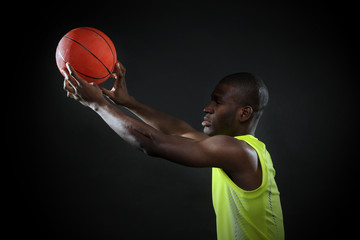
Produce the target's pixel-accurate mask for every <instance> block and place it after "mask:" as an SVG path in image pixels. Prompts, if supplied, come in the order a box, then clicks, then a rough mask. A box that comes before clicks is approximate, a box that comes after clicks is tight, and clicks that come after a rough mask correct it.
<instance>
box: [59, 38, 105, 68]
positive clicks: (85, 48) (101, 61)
mask: <svg viewBox="0 0 360 240" xmlns="http://www.w3.org/2000/svg"><path fill="white" fill-rule="evenodd" d="M64 37H66V38H68V39H70V40H71V41H74V42H75V43H77V44H79V45H80V46H81V47H83V48H84V49H85V50H86V51H88V52H89V53H90V54H91V55H93V57H94V58H96V59H97V60H98V61H99V62H100V63H101V64H102V65H103V66H104V68H105V69H106V70H107V71H108V72H109V74H111V72H110V70H109V69H108V68H107V67H106V66H105V64H104V63H103V62H102V61H101V60H100V59H99V58H98V57H97V56H95V54H93V53H92V52H91V51H90V50H89V49H87V48H86V47H85V46H84V45H82V44H81V43H79V42H78V41H76V40H75V39H73V38H71V37H69V36H64Z"/></svg>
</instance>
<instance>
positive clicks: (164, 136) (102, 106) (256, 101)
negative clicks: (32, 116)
mask: <svg viewBox="0 0 360 240" xmlns="http://www.w3.org/2000/svg"><path fill="white" fill-rule="evenodd" d="M66 66H67V68H64V69H63V70H62V71H63V73H64V76H65V81H64V88H65V90H66V91H67V94H68V96H69V97H71V98H74V99H75V100H78V101H79V102H80V103H82V104H83V105H85V106H87V107H89V108H91V109H92V110H94V111H95V112H96V113H97V114H99V115H100V117H101V118H102V119H103V120H104V121H105V122H106V123H107V124H108V125H109V126H110V127H111V128H112V129H113V130H114V131H115V132H116V133H117V134H118V135H119V136H120V137H121V138H122V139H124V140H125V141H126V142H128V143H129V144H131V145H132V146H134V147H136V148H138V149H140V150H141V151H143V152H144V153H146V154H147V155H149V156H155V157H161V158H164V159H167V160H169V161H172V162H175V163H178V164H182V165H185V166H189V167H211V168H212V196H213V206H214V209H215V213H216V225H217V236H218V239H219V240H230V239H256V240H259V239H277V240H279V239H284V228H283V219H282V210H281V205H280V197H279V191H278V188H277V185H276V182H275V179H274V176H275V170H274V168H273V164H272V160H271V157H270V155H269V153H268V151H267V150H266V148H265V145H264V144H263V143H262V142H260V141H259V140H258V139H257V138H255V137H254V134H255V130H256V126H257V124H258V122H259V119H260V117H261V115H262V113H263V111H264V109H265V107H266V105H267V102H268V90H267V88H266V86H265V84H264V83H263V81H262V80H260V79H259V78H258V77H255V76H254V75H252V74H250V73H237V74H232V75H229V76H227V77H225V78H224V79H222V80H221V81H220V82H219V83H218V85H217V86H216V87H215V89H214V91H213V92H212V94H211V101H210V103H209V105H207V106H206V107H205V108H204V110H203V111H204V112H205V117H204V121H203V122H202V126H203V127H204V133H201V132H198V131H196V130H194V129H193V128H192V127H191V126H189V125H188V124H187V123H185V122H184V121H182V120H179V119H177V118H174V117H172V116H169V115H167V114H165V113H162V112H160V111H158V110H155V109H153V108H151V107H149V106H147V105H144V104H142V103H140V102H138V101H136V99H135V98H134V97H132V96H130V95H129V94H128V90H127V87H126V83H125V68H124V67H123V66H122V65H121V64H120V63H119V62H118V63H117V65H116V68H115V73H114V74H113V76H114V78H115V79H116V81H115V84H114V87H113V88H112V89H111V90H110V91H109V90H107V89H104V88H101V87H99V86H98V85H96V84H89V83H87V82H86V81H85V80H83V79H81V77H79V75H77V73H76V72H75V70H74V69H73V68H72V66H71V65H70V64H67V65H66ZM104 95H105V96H107V98H109V99H110V100H111V101H112V102H113V103H115V104H118V105H121V106H124V107H126V108H128V109H129V110H131V111H132V112H133V113H134V114H135V115H137V116H138V117H139V118H140V119H141V120H142V121H139V120H137V119H134V118H132V117H130V116H129V115H127V114H125V113H124V112H123V111H122V110H121V109H119V108H118V107H116V106H114V105H113V104H111V103H110V102H108V101H107V100H106V99H105V97H104Z"/></svg>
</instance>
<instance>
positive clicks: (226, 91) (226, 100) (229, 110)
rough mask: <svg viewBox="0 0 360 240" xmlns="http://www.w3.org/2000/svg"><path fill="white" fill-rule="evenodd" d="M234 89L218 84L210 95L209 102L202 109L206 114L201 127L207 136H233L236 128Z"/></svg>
mask: <svg viewBox="0 0 360 240" xmlns="http://www.w3.org/2000/svg"><path fill="white" fill-rule="evenodd" d="M234 92H235V89H234V88H233V87H232V86H230V85H227V84H219V85H217V86H216V88H215V90H214V91H213V93H212V94H211V102H210V103H209V105H207V106H206V107H205V108H204V112H205V113H206V115H205V117H204V121H203V122H202V126H203V127H204V133H205V134H207V135H209V136H215V135H228V136H235V135H236V134H235V132H236V129H237V126H238V123H237V119H236V112H237V109H238V104H236V102H235V98H234Z"/></svg>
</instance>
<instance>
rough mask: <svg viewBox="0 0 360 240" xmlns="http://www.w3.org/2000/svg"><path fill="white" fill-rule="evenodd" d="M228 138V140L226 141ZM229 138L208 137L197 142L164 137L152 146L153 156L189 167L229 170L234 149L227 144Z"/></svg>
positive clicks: (175, 137) (181, 138)
mask: <svg viewBox="0 0 360 240" xmlns="http://www.w3.org/2000/svg"><path fill="white" fill-rule="evenodd" d="M227 138H230V139H227ZM229 140H230V141H232V140H233V139H232V138H231V137H225V136H222V137H217V136H215V137H208V138H205V139H203V140H200V141H197V140H193V139H189V138H185V137H179V136H168V135H167V136H164V139H162V140H160V141H159V142H157V143H156V144H155V146H154V148H155V151H154V153H155V154H154V156H157V157H161V158H165V159H167V160H169V161H171V162H175V163H178V164H181V165H185V166H189V167H220V168H223V169H226V168H229V167H230V166H231V165H232V162H233V159H234V149H232V147H231V145H229V144H228V141H229Z"/></svg>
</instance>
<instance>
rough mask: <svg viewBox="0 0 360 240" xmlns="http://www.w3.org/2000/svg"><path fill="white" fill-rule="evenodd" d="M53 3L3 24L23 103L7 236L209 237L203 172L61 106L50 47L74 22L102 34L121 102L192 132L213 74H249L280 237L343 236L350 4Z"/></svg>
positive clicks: (207, 174)
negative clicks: (119, 79) (121, 89)
mask: <svg viewBox="0 0 360 240" xmlns="http://www.w3.org/2000/svg"><path fill="white" fill-rule="evenodd" d="M49 4H52V3H49ZM53 5H54V6H51V7H49V6H48V7H47V8H46V10H40V6H39V10H38V11H31V12H30V11H29V12H27V13H26V14H25V15H24V16H22V17H23V24H22V25H21V26H20V25H19V26H16V28H15V29H16V35H15V36H18V37H17V38H18V39H20V40H21V41H22V44H20V45H21V46H20V49H21V51H22V52H21V55H20V56H21V57H19V58H18V59H16V60H15V62H16V63H17V64H18V66H19V68H18V69H17V71H16V74H15V78H16V80H17V82H20V83H21V84H19V85H18V86H17V87H16V88H15V91H19V92H24V95H23V98H24V101H22V103H21V105H19V104H16V103H15V101H13V103H12V105H11V106H13V110H14V111H15V115H12V116H18V115H17V114H19V116H20V117H16V118H15V119H14V123H15V124H16V128H15V129H16V130H17V131H16V133H17V134H18V138H17V139H16V141H15V142H14V145H13V146H18V147H17V148H15V149H14V148H13V150H12V151H13V154H15V155H16V156H17V157H16V158H14V159H13V160H12V161H11V163H12V166H11V168H10V169H11V170H10V174H11V178H10V179H11V180H10V182H9V184H7V185H10V186H11V187H10V190H11V192H10V195H8V196H10V197H9V198H8V199H9V200H10V201H11V204H10V205H9V206H10V207H9V209H10V212H11V214H10V215H9V217H8V223H9V224H10V226H11V227H12V228H11V232H12V234H14V235H20V234H26V235H28V236H32V235H33V236H37V237H39V238H41V237H44V238H47V239H68V238H78V239H143V238H148V237H149V238H150V239H216V230H215V215H214V213H213V209H212V202H211V169H193V168H187V167H183V166H179V165H176V164H173V163H170V162H167V161H165V160H162V159H157V158H150V157H147V156H145V155H143V154H142V153H141V152H139V151H137V150H135V149H133V148H132V147H130V146H128V145H127V144H125V143H124V142H123V141H122V140H121V139H120V138H119V137H117V135H116V134H115V133H114V132H113V131H112V130H111V129H110V128H109V127H108V126H107V125H106V124H105V123H104V122H103V121H102V120H101V119H100V118H99V117H98V116H97V115H96V114H95V113H94V112H92V111H91V110H89V109H86V108H84V107H83V106H82V105H80V104H78V103H77V102H75V101H74V100H72V99H68V98H66V94H65V91H63V89H62V82H63V78H62V76H61V75H60V73H59V72H58V69H57V67H56V63H55V49H56V46H57V43H58V41H59V40H60V39H61V37H62V36H63V35H64V34H65V33H66V32H68V31H70V30H71V29H73V28H76V27H80V26H90V27H95V28H98V29H100V30H102V31H103V32H105V33H106V34H107V35H108V36H109V37H110V38H111V39H112V40H113V42H114V44H115V47H116V49H117V54H118V59H119V60H120V61H121V62H122V63H123V64H124V65H125V67H126V68H127V84H128V88H129V92H130V93H131V94H132V95H133V96H135V97H136V98H137V99H138V100H139V101H141V102H144V103H146V104H148V105H150V106H153V107H155V108H158V109H160V110H162V111H165V112H167V113H169V114H172V115H174V116H176V117H179V118H181V119H184V120H186V121H187V122H189V123H190V124H191V125H192V126H194V127H195V128H196V129H198V130H202V128H201V124H200V123H201V121H202V117H203V112H202V109H203V108H204V106H205V105H206V104H207V103H208V101H209V100H210V94H211V91H212V89H213V88H214V86H215V85H216V83H217V82H218V81H219V80H220V79H221V78H222V77H224V76H225V75H228V74H230V73H234V72H239V71H250V72H254V73H256V74H258V75H259V76H261V77H262V78H263V79H264V81H265V82H266V84H267V86H268V88H269V91H270V102H269V106H268V108H267V110H266V111H265V113H264V115H263V118H262V120H261V121H260V125H259V127H258V130H257V133H256V135H257V137H258V138H259V139H260V140H262V141H263V142H264V143H265V144H266V145H267V148H268V150H269V152H270V154H271V155H272V158H273V162H274V166H275V169H276V171H277V174H276V180H277V183H278V187H279V190H280V192H281V201H282V207H283V213H284V223H285V232H286V236H287V238H288V239H318V238H319V237H324V236H336V234H337V233H341V234H344V233H347V232H348V230H347V229H348V228H350V227H349V223H348V222H345V224H346V225H345V226H342V224H343V223H344V221H343V218H342V216H346V215H347V214H349V210H348V208H346V207H349V206H351V204H350V203H348V202H347V200H346V199H347V198H351V195H350V192H349V191H348V186H349V182H350V177H351V174H350V173H349V172H348V168H349V167H348V166H349V165H350V164H351V159H350V158H349V157H348V156H349V154H348V153H349V151H350V147H349V145H347V144H344V143H343V142H344V141H345V140H346V137H349V136H352V137H355V136H356V135H355V133H354V131H353V132H351V128H350V127H351V125H352V124H353V122H354V120H353V119H354V116H352V114H354V113H356V112H355V110H356V108H355V106H353V103H355V94H354V92H355V91H353V90H355V89H356V88H357V85H356V84H357V83H356V82H355V64H354V62H353V61H354V57H353V52H354V51H355V47H356V46H355V40H354V37H355V33H354V30H355V28H354V25H355V24H354V21H355V20H356V18H355V15H354V11H353V9H354V6H351V5H348V4H345V3H344V2H342V4H341V5H338V4H336V3H331V4H330V3H327V4H326V5H325V4H318V5H314V4H306V3H304V2H299V3H294V2H292V1H291V3H286V4H272V3H269V2H266V3H262V2H256V1H251V2H250V1H246V2H245V1H228V2H220V1H219V2H215V1H195V2H193V3H186V2H182V1H178V2H177V3H172V2H170V1H169V2H165V3H163V2H161V3H160V2H153V1H148V2H146V3H143V2H131V3H128V2H121V1H118V2H116V3H115V4H112V3H109V2H103V3H100V2H99V3H93V2H86V3H85V2H83V3H82V4H81V5H79V4H77V5H75V6H72V5H71V3H70V2H66V3H65V2H61V3H60V2H58V3H56V4H55V3H54V4H53ZM24 7H28V8H29V7H30V6H24ZM32 7H34V6H32ZM41 9H43V7H41ZM20 66H21V67H20ZM112 83H113V80H112V79H111V80H109V81H108V82H107V83H106V84H105V86H107V87H110V86H111V85H112ZM21 90H23V91H21ZM347 154H348V155H347ZM350 166H351V165H350ZM350 168H351V167H350ZM344 198H345V200H346V201H343V200H344ZM342 214H344V215H342ZM124 236H128V237H127V238H125V237H124Z"/></svg>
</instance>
